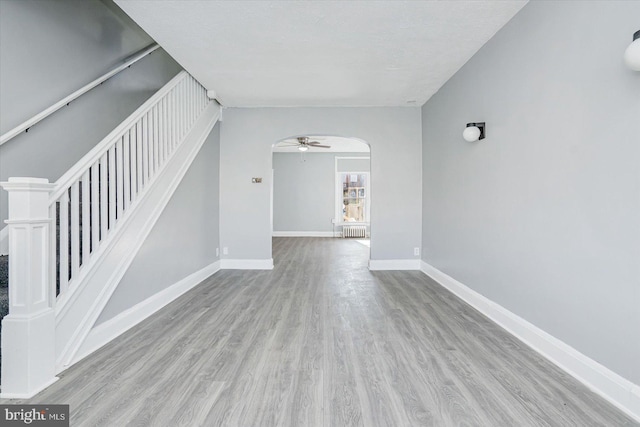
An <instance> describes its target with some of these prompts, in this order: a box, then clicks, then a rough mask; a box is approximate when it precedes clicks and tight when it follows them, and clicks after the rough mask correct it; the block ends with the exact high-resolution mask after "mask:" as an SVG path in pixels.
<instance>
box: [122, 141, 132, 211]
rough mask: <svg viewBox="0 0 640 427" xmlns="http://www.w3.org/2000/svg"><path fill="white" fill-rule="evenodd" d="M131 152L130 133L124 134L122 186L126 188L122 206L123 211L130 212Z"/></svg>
mask: <svg viewBox="0 0 640 427" xmlns="http://www.w3.org/2000/svg"><path fill="white" fill-rule="evenodd" d="M130 150H131V146H130V144H129V131H127V132H125V133H124V136H123V137H122V167H123V177H122V184H123V187H124V192H123V198H124V204H123V205H122V210H123V211H125V212H126V211H127V210H129V203H130V202H131V163H130V160H129V153H130Z"/></svg>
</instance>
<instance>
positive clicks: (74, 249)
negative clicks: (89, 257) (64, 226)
mask: <svg viewBox="0 0 640 427" xmlns="http://www.w3.org/2000/svg"><path fill="white" fill-rule="evenodd" d="M79 187H80V185H79V183H78V182H74V183H73V185H72V186H71V206H70V217H71V222H70V224H71V225H70V229H69V231H70V233H71V244H70V246H71V277H72V278H73V277H75V276H76V275H77V274H78V270H80V188H79Z"/></svg>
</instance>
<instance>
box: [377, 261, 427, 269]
mask: <svg viewBox="0 0 640 427" xmlns="http://www.w3.org/2000/svg"><path fill="white" fill-rule="evenodd" d="M369 270H420V260H419V259H370V260H369Z"/></svg>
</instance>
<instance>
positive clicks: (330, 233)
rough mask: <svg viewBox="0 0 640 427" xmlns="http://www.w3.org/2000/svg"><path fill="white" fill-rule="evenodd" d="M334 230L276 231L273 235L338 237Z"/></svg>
mask: <svg viewBox="0 0 640 427" xmlns="http://www.w3.org/2000/svg"><path fill="white" fill-rule="evenodd" d="M340 235H341V234H340ZM336 236H338V233H336V232H333V231H274V232H273V237H336Z"/></svg>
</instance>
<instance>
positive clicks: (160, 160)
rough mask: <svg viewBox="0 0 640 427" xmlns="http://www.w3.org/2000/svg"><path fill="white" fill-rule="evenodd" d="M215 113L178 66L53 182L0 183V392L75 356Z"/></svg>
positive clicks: (8, 393) (13, 392)
mask: <svg viewBox="0 0 640 427" xmlns="http://www.w3.org/2000/svg"><path fill="white" fill-rule="evenodd" d="M219 112H220V108H219V105H218V104H217V103H216V102H215V101H211V100H210V99H209V98H208V97H207V95H206V89H205V88H204V87H202V86H201V85H200V84H199V83H198V82H197V81H196V80H195V79H193V77H191V76H190V75H189V74H188V73H187V72H185V71H183V72H181V73H180V74H178V75H177V76H176V77H175V78H174V79H172V80H171V81H170V82H169V83H167V85H165V86H164V87H163V88H162V89H161V90H160V91H158V93H156V94H155V95H154V96H153V97H151V98H150V99H149V100H148V101H147V102H145V104H143V105H142V106H141V107H140V108H139V109H138V110H137V111H136V112H134V113H133V114H132V115H131V116H130V117H129V118H127V119H126V120H125V121H124V122H123V123H122V124H121V125H119V126H118V127H117V128H116V129H115V130H114V131H113V132H111V133H110V134H109V135H108V136H107V137H105V138H104V139H103V140H102V141H101V142H100V143H99V144H98V145H97V146H96V147H94V148H93V149H92V150H91V151H90V152H89V153H88V154H87V155H86V156H84V157H83V158H82V159H81V160H80V161H79V162H78V163H77V164H76V165H74V166H73V167H72V168H71V169H70V170H69V171H67V172H66V173H65V174H64V175H63V176H62V177H61V178H60V179H59V180H58V181H57V182H56V183H54V184H48V182H47V181H46V180H40V179H35V178H10V179H9V181H8V182H6V183H2V185H3V187H4V188H5V190H7V191H8V192H9V220H8V221H7V223H8V225H9V253H10V256H11V265H10V267H11V268H10V276H9V283H10V286H11V287H12V288H11V289H12V291H11V292H12V301H11V302H10V303H11V304H10V306H9V315H7V316H6V317H5V319H4V321H3V335H5V336H3V337H2V353H3V356H4V358H5V363H4V364H3V366H2V397H9V398H11V397H29V396H31V395H33V394H35V392H37V391H39V390H41V389H42V388H44V387H46V386H48V385H49V384H50V383H51V382H53V381H55V379H56V378H55V374H56V373H59V372H61V371H62V370H64V369H66V368H67V367H69V366H70V365H71V364H73V363H75V362H76V361H77V354H78V350H79V349H80V348H81V346H82V344H83V342H84V341H85V339H86V337H87V335H88V334H89V331H90V330H91V328H92V327H93V325H94V323H95V321H96V320H97V318H98V317H99V315H100V313H101V311H102V310H103V308H104V307H105V305H106V304H107V302H108V301H109V298H110V297H111V295H112V294H113V292H114V291H115V289H116V287H117V286H118V283H119V281H120V280H121V278H122V277H123V275H124V273H125V272H126V270H127V268H128V267H129V265H130V263H131V262H132V261H133V258H134V257H135V255H136V253H137V252H138V250H139V248H140V247H141V245H142V243H143V242H144V240H145V238H146V237H147V235H148V234H149V232H150V231H151V229H152V228H153V225H154V224H155V222H156V221H157V219H158V218H159V216H160V214H161V212H162V210H163V209H164V207H165V206H166V204H167V203H168V201H169V199H170V198H171V195H172V194H173V192H174V191H175V189H176V188H177V186H178V184H179V183H180V181H181V179H182V177H183V176H184V174H185V173H186V171H187V170H188V169H189V166H190V165H191V163H192V161H193V160H194V158H195V156H196V155H197V153H198V151H199V149H200V147H201V146H202V144H203V143H204V140H205V139H206V137H207V135H208V134H209V132H210V131H211V129H212V128H213V126H214V125H215V123H216V121H217V119H218V117H219ZM14 284H15V285H16V288H13V286H14ZM0 289H1V288H0ZM0 292H1V291H0ZM0 297H1V294H0ZM25 335H26V339H25ZM7 366H11V371H9V370H8V369H7Z"/></svg>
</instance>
